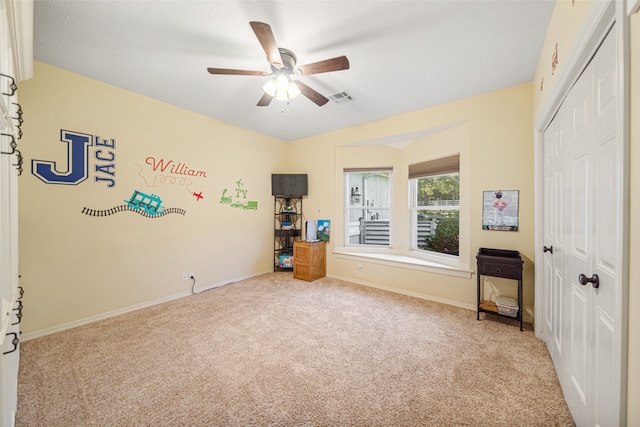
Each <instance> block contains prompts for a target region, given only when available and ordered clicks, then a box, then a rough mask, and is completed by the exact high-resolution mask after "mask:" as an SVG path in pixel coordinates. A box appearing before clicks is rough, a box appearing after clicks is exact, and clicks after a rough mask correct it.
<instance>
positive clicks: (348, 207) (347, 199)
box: [343, 167, 394, 249]
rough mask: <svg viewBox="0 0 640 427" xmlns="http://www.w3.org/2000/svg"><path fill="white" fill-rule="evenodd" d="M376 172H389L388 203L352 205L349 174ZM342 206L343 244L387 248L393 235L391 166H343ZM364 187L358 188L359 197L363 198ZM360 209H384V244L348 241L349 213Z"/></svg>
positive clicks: (353, 246) (354, 246)
mask: <svg viewBox="0 0 640 427" xmlns="http://www.w3.org/2000/svg"><path fill="white" fill-rule="evenodd" d="M376 172H386V173H388V174H389V179H388V192H389V197H388V205H387V206H370V207H369V206H366V205H352V204H351V197H352V186H351V185H350V182H349V178H348V177H349V175H350V174H356V173H376ZM343 183H344V186H343V196H344V197H343V206H344V217H343V221H344V236H343V239H344V246H345V247H352V248H381V249H387V248H390V247H391V242H392V235H393V228H394V227H393V168H389V167H384V168H380V167H370V168H345V169H344V170H343ZM364 191H365V189H364V188H360V192H361V197H362V198H363V199H364V197H366V194H364ZM361 210H373V211H386V212H387V213H388V218H389V241H388V243H387V244H386V245H385V244H383V245H376V244H371V243H369V244H366V243H350V242H349V237H350V235H349V229H350V227H349V225H350V221H349V219H350V213H351V212H353V211H361Z"/></svg>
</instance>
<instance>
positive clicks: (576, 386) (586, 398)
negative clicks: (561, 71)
mask: <svg viewBox="0 0 640 427" xmlns="http://www.w3.org/2000/svg"><path fill="white" fill-rule="evenodd" d="M615 45H616V40H615V32H613V31H611V32H610V33H609V35H608V36H607V38H606V39H605V41H604V42H603V43H602V45H601V46H600V48H599V49H598V51H597V53H596V55H595V56H594V58H593V59H592V61H591V63H590V64H589V65H588V66H587V68H586V69H585V71H584V72H583V74H582V75H581V77H580V78H579V79H578V81H577V82H576V84H575V85H574V86H573V88H572V89H571V90H570V92H569V94H568V95H567V98H566V115H565V124H564V126H563V131H562V134H563V136H564V140H565V143H566V144H565V148H566V162H565V164H564V166H563V169H564V170H566V172H567V173H566V178H565V179H564V180H563V184H562V187H561V194H559V195H558V198H561V199H563V201H559V200H556V201H555V202H553V203H554V205H553V207H552V208H549V209H551V210H552V211H553V210H561V212H560V213H558V212H555V213H554V214H553V215H556V214H559V215H561V216H562V221H561V222H562V224H563V226H562V227H561V228H562V229H561V230H557V231H554V233H557V234H556V236H555V237H556V239H566V270H565V274H564V280H561V282H564V283H563V284H562V285H561V287H562V288H563V289H564V291H560V292H559V295H558V296H556V294H555V293H553V292H554V291H553V286H554V284H553V283H554V282H553V280H554V279H555V277H552V278H551V279H550V280H551V285H547V286H546V287H551V288H552V289H551V290H550V292H552V294H551V295H552V297H551V298H554V299H555V298H559V299H558V300H557V301H553V302H552V307H555V306H558V307H560V310H561V313H559V315H558V316H556V317H557V318H558V319H556V320H558V321H559V322H560V325H561V326H560V331H559V333H560V334H562V336H561V343H560V346H559V347H560V349H561V350H562V351H556V348H555V347H554V346H555V345H556V344H555V340H554V341H552V343H551V344H552V346H551V349H550V351H551V352H552V354H554V352H555V353H556V354H555V355H554V363H556V366H558V373H559V378H560V382H561V385H562V388H563V391H564V393H565V397H566V399H567V404H568V405H569V408H570V409H571V413H572V414H573V416H574V419H575V421H576V424H577V425H578V426H587V425H603V426H604V425H607V426H608V425H612V426H613V425H619V422H620V386H621V372H622V368H621V366H620V362H621V354H620V353H621V349H622V342H621V341H622V338H621V329H620V327H621V326H620V319H621V312H622V306H621V301H620V292H621V287H622V279H621V277H622V276H621V272H620V268H621V266H620V260H621V259H622V253H621V247H622V246H621V232H620V231H619V230H621V228H620V223H619V222H620V218H621V216H620V210H621V209H622V205H623V200H622V196H623V195H622V188H623V186H622V182H623V173H622V167H621V165H622V159H621V153H622V141H621V138H620V136H619V135H617V134H616V104H617V102H616V94H617V73H616V48H615ZM545 149H546V147H545ZM545 155H546V153H545ZM545 174H546V172H545ZM551 191H553V190H551ZM546 203H547V201H546V199H545V204H546ZM546 209H547V207H546V206H545V210H546ZM553 215H551V216H553ZM554 249H555V248H554ZM554 252H555V250H554ZM556 255H559V253H554V257H555V256H556ZM554 262H557V263H559V264H560V265H562V261H560V257H558V259H557V260H556V258H554ZM556 267H558V265H556ZM558 274H560V275H561V276H562V272H561V271H559V272H558ZM546 280H547V279H546V277H545V281H546ZM551 314H552V315H551V318H552V319H554V317H553V314H554V313H553V311H552V313H551ZM563 322H566V325H564V326H562V323H563ZM552 324H553V322H552ZM551 330H552V333H555V330H554V329H551ZM558 355H560V357H558ZM556 360H559V361H558V362H556Z"/></svg>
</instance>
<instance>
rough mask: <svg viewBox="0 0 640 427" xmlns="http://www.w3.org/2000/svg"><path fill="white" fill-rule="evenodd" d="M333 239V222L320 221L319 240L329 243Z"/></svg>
mask: <svg viewBox="0 0 640 427" xmlns="http://www.w3.org/2000/svg"><path fill="white" fill-rule="evenodd" d="M330 237H331V220H328V219H321V220H318V240H320V241H321V242H327V243H329V238H330Z"/></svg>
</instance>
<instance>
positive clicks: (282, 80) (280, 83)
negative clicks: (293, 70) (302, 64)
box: [276, 74, 290, 92]
mask: <svg viewBox="0 0 640 427" xmlns="http://www.w3.org/2000/svg"><path fill="white" fill-rule="evenodd" d="M289 81H290V80H289V76H287V75H286V74H279V75H278V77H276V88H277V89H278V90H282V91H285V92H286V91H287V89H289Z"/></svg>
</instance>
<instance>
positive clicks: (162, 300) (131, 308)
mask: <svg viewBox="0 0 640 427" xmlns="http://www.w3.org/2000/svg"><path fill="white" fill-rule="evenodd" d="M270 272H271V271H265V272H261V273H255V274H249V275H246V276H241V277H237V278H235V279H232V280H228V281H225V282H218V283H214V284H210V285H206V286H203V287H201V288H195V289H194V292H195V293H196V294H197V293H200V292H204V291H208V290H209V289H213V288H219V287H221V286H225V285H229V284H232V283H235V282H239V281H241V280H246V279H251V278H252V277H257V276H262V275H263V274H267V273H270ZM191 295H193V294H192V293H191V290H188V291H183V292H180V293H178V294H174V295H169V296H167V297H163V298H158V299H154V300H150V301H146V302H143V303H140V304H135V305H131V306H128V307H123V308H119V309H117V310H112V311H108V312H106V313H100V314H96V315H95V316H89V317H85V318H84V319H78V320H74V321H73V322H69V323H64V324H62V325H57V326H54V327H51V328H47V329H41V330H39V331H34V332H29V333H28V334H22V335H20V341H21V342H25V341H29V340H32V339H35V338H40V337H44V336H46V335H51V334H54V333H56V332H61V331H65V330H67V329H72V328H77V327H78V326H83V325H88V324H89V323H93V322H97V321H99V320H104V319H108V318H110V317H115V316H119V315H121V314H125V313H130V312H132V311H136V310H140V309H142V308H147V307H152V306H154V305H158V304H163V303H165V302H169V301H173V300H176V299H179V298H184V297H188V296H191Z"/></svg>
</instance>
